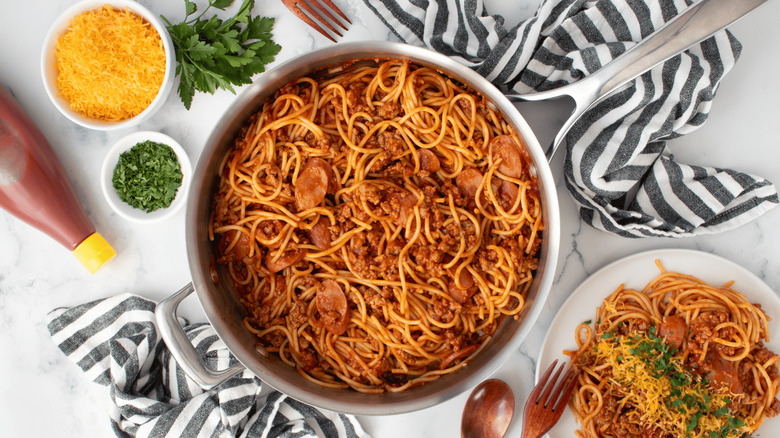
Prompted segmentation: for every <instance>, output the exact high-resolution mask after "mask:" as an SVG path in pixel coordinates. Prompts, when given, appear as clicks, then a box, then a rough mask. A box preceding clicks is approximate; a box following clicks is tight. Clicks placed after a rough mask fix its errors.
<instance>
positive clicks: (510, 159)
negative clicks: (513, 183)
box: [489, 135, 523, 178]
mask: <svg viewBox="0 0 780 438" xmlns="http://www.w3.org/2000/svg"><path fill="white" fill-rule="evenodd" d="M489 148H490V154H491V155H492V157H493V161H498V159H501V164H499V165H498V171H499V172H501V173H503V174H504V175H506V176H509V177H512V178H520V176H522V175H523V155H522V153H521V152H520V145H519V144H517V142H516V141H515V139H514V138H513V137H512V136H511V135H499V136H498V137H495V138H493V139H492V140H490V145H489Z"/></svg>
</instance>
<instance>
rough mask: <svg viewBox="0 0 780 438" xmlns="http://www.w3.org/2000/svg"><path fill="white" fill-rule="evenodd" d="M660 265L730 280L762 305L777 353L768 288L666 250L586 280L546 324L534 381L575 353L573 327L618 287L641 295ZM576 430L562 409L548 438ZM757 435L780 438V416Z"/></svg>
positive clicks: (743, 273) (778, 306) (716, 264)
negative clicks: (567, 355) (556, 361)
mask: <svg viewBox="0 0 780 438" xmlns="http://www.w3.org/2000/svg"><path fill="white" fill-rule="evenodd" d="M656 259H658V260H660V261H661V264H662V265H663V267H664V269H666V270H667V271H674V272H679V273H683V274H689V275H693V276H695V277H698V278H700V279H701V280H702V281H706V282H707V283H710V284H714V285H721V284H725V283H726V282H728V281H732V280H733V281H734V285H733V286H732V287H733V288H734V290H738V291H740V292H742V293H743V294H745V296H747V297H748V299H749V300H750V301H751V302H755V303H761V307H762V308H763V309H764V311H766V313H767V315H768V316H769V317H770V318H773V319H774V321H770V322H769V338H770V340H771V342H767V343H766V346H767V347H768V348H769V349H770V350H772V351H774V352H776V353H778V352H780V298H779V297H778V296H777V294H775V292H774V291H772V289H771V288H770V287H769V286H767V284H766V283H764V282H763V281H761V279H759V278H758V277H756V276H755V275H753V273H751V272H750V271H748V270H747V269H745V268H743V267H741V266H739V265H737V264H735V263H733V262H731V261H729V260H726V259H724V258H721V257H718V256H715V255H712V254H708V253H705V252H700V251H691V250H684V249H664V250H653V251H648V252H643V253H640V254H636V255H633V256H630V257H626V258H624V259H621V260H618V261H616V262H613V263H611V264H609V265H607V266H606V267H604V268H602V269H601V270H599V271H598V272H596V273H595V274H593V275H591V276H590V277H588V279H587V280H585V282H583V283H582V284H581V285H580V286H579V287H578V288H577V289H576V290H575V291H574V292H572V294H571V296H570V297H569V298H568V299H567V300H566V302H565V303H564V304H563V306H562V307H561V310H560V311H559V312H558V314H557V315H555V318H553V320H552V324H551V325H550V327H551V329H550V331H549V332H548V333H547V337H546V338H545V340H544V342H543V343H542V349H541V351H540V352H539V362H538V365H537V367H536V381H539V373H540V370H546V369H547V367H548V366H549V365H550V364H551V363H552V362H553V361H554V360H555V359H566V356H564V354H563V351H564V350H576V349H577V343H576V342H575V341H574V330H575V329H576V328H577V326H578V325H579V324H580V323H582V322H584V321H588V320H593V319H594V317H595V316H596V309H597V308H598V307H599V306H600V305H601V303H602V300H603V299H604V298H606V297H607V296H609V295H610V294H611V293H612V292H614V291H615V290H616V289H617V288H618V286H620V285H621V284H625V285H626V287H630V288H633V289H639V290H641V289H642V288H644V286H645V285H646V284H647V283H648V282H649V281H650V280H652V279H653V278H655V277H656V276H658V274H659V273H660V271H659V270H658V268H657V267H656V265H655V260H656ZM577 429H579V425H578V424H577V422H576V420H575V419H574V415H573V414H572V413H571V410H569V409H566V411H565V412H564V413H563V417H561V420H560V421H559V422H558V424H557V425H555V427H554V428H553V429H552V430H550V432H549V434H548V436H549V437H550V438H564V437H566V438H570V437H573V436H575V435H574V432H575V431H576V430H577ZM755 435H756V436H763V437H780V416H777V417H775V418H769V419H767V420H766V421H764V424H763V425H761V427H760V428H759V429H758V431H757V432H756V434H755Z"/></svg>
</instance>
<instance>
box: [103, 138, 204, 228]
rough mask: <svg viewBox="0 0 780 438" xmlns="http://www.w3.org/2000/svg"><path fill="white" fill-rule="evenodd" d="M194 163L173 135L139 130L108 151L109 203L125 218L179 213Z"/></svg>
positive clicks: (106, 192)
mask: <svg viewBox="0 0 780 438" xmlns="http://www.w3.org/2000/svg"><path fill="white" fill-rule="evenodd" d="M191 177H192V165H191V163H190V160H189V158H188V157H187V153H186V152H185V151H184V149H183V148H182V147H181V145H180V144H179V143H177V142H176V141H175V140H173V139H172V138H170V137H169V136H167V135H165V134H162V133H159V132H151V131H142V132H135V133H133V134H130V135H128V136H126V137H124V138H122V139H121V140H119V141H118V142H117V143H116V144H114V146H113V147H112V148H111V150H109V152H108V154H106V158H105V160H104V162H103V169H102V178H101V185H102V188H103V194H104V195H105V197H106V200H107V201H108V204H109V205H110V206H111V208H113V209H114V211H116V212H117V214H119V215H120V216H122V217H124V218H125V219H128V220H131V221H134V222H155V221H158V220H163V219H165V218H168V217H170V216H172V215H173V214H175V213H176V212H177V211H178V210H180V209H181V208H182V207H183V206H184V204H185V203H186V202H187V192H188V188H189V180H190V178H191Z"/></svg>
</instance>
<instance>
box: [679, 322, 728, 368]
mask: <svg viewBox="0 0 780 438" xmlns="http://www.w3.org/2000/svg"><path fill="white" fill-rule="evenodd" d="M728 320H729V315H728V313H725V312H702V313H701V314H700V315H699V316H697V317H696V318H694V319H693V320H692V321H691V334H690V336H689V337H688V343H687V345H686V348H687V349H688V351H689V352H690V354H691V355H692V356H694V359H695V360H698V359H699V358H700V357H701V355H702V354H703V353H704V345H705V344H706V343H707V341H709V340H711V339H712V338H713V337H715V335H716V333H715V332H714V329H715V327H716V326H717V325H718V324H720V323H723V322H726V321H728ZM719 336H720V335H719ZM720 337H722V336H720ZM727 339H728V338H727ZM719 345H720V344H717V343H710V344H709V347H710V348H713V347H714V348H718V346H719ZM724 353H725V354H726V355H733V354H734V352H733V348H731V351H730V352H726V351H724Z"/></svg>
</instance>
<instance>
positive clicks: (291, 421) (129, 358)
mask: <svg viewBox="0 0 780 438" xmlns="http://www.w3.org/2000/svg"><path fill="white" fill-rule="evenodd" d="M155 306H156V304H155V303H154V302H152V301H149V300H147V299H144V298H141V297H138V296H135V295H131V294H122V295H117V296H114V297H111V298H106V299H102V300H97V301H93V302H90V303H87V304H83V305H80V306H76V307H72V308H64V309H56V310H54V311H52V312H50V313H49V316H48V319H49V321H48V328H49V332H50V333H51V337H52V339H53V340H54V342H55V343H56V344H57V346H58V347H59V348H60V350H62V352H63V353H65V355H66V356H67V357H68V358H69V359H71V360H72V361H73V362H75V363H76V364H77V365H78V366H79V367H81V369H82V370H83V371H84V373H85V374H86V375H87V376H88V377H89V378H90V379H92V380H94V381H95V382H97V383H99V384H101V385H106V386H108V387H109V393H110V398H111V402H112V403H111V407H110V410H109V416H110V419H111V425H112V428H113V430H114V432H115V433H116V435H117V436H121V437H128V436H131V437H155V438H157V437H171V438H173V437H176V438H179V437H185V438H189V437H220V438H222V437H242V438H244V437H246V438H250V437H263V438H266V437H268V438H271V437H285V438H303V437H328V438H331V437H333V438H335V437H339V438H363V437H366V438H367V437H368V434H366V433H365V432H364V431H363V429H362V428H361V426H360V424H359V423H358V422H357V420H356V419H355V417H353V416H351V415H343V414H337V413H334V412H330V411H324V410H319V409H315V408H313V407H311V406H308V405H305V404H303V403H300V402H298V401H296V400H294V399H292V398H289V397H287V396H285V395H283V394H281V393H279V392H277V391H270V392H268V391H266V393H263V394H261V388H262V382H261V381H260V380H258V379H257V378H256V377H255V376H253V375H252V374H251V373H250V372H249V371H244V372H243V373H241V374H238V375H236V376H235V377H233V378H231V379H230V380H228V381H226V382H225V383H223V384H222V385H220V386H218V387H217V388H214V389H213V390H211V391H203V390H202V389H201V388H200V387H198V386H197V385H196V384H195V383H194V382H193V381H192V380H190V379H189V378H188V377H186V376H185V374H184V372H183V371H182V370H181V368H179V366H178V365H177V364H176V361H175V360H174V359H173V357H172V356H171V354H170V352H169V351H168V349H167V348H166V346H165V344H164V343H163V342H162V340H161V338H160V335H159V334H158V331H157V328H156V325H155V318H154V309H155ZM185 323H186V322H185ZM185 330H186V332H187V334H188V337H189V338H190V340H191V341H192V342H193V345H195V346H196V348H197V350H198V351H199V352H200V353H201V356H202V357H203V358H204V361H205V362H206V363H207V365H208V366H209V367H211V368H212V369H224V368H227V366H228V365H229V364H231V363H233V362H234V361H235V359H234V358H233V357H232V356H231V355H230V353H229V352H228V350H227V348H226V347H225V344H224V343H223V342H222V341H221V340H220V339H219V338H218V337H217V335H216V333H215V332H214V330H213V329H212V328H211V326H210V325H208V324H192V325H186V326H185Z"/></svg>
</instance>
